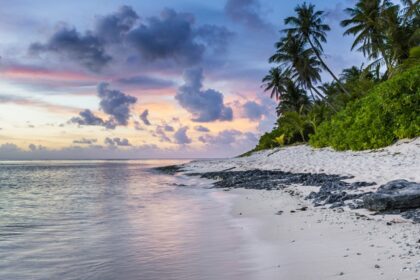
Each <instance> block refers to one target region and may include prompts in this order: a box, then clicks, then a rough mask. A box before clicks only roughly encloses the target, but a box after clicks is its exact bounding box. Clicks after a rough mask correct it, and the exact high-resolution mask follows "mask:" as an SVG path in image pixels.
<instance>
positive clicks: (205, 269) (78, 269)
mask: <svg viewBox="0 0 420 280" xmlns="http://www.w3.org/2000/svg"><path fill="white" fill-rule="evenodd" d="M181 162H182V161H173V160H127V161H124V160H121V161H115V160H112V161H3V162H0V279H5V280H14V279H19V280H20V279H25V280H26V279H31V280H36V279H60V280H61V279H78V280H80V279H98V280H105V279H128V280H131V279H141V280H152V279H153V280H155V279H165V280H167V279H173V280H188V279H200V280H201V279H204V280H205V279H230V280H236V279H241V280H246V279H257V276H256V275H257V272H258V265H257V264H256V262H257V261H256V260H255V255H254V254H253V249H252V246H249V244H250V243H251V242H250V241H249V240H248V239H247V235H246V234H244V230H243V227H242V226H241V224H240V223H239V222H238V221H237V220H235V219H234V218H233V217H232V215H231V213H230V207H229V205H230V203H231V200H232V196H233V195H232V194H228V193H225V192H223V191H220V190H214V189H210V188H209V187H210V183H209V182H208V181H204V180H202V179H198V178H192V177H186V176H170V175H165V174H161V173H158V172H156V171H154V170H153V169H152V167H156V166H164V165H170V164H175V163H181Z"/></svg>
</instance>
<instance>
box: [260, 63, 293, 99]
mask: <svg viewBox="0 0 420 280" xmlns="http://www.w3.org/2000/svg"><path fill="white" fill-rule="evenodd" d="M289 80H290V78H289V72H288V71H287V70H285V71H282V70H281V69H280V68H279V67H273V68H271V69H270V72H269V73H268V74H267V75H266V76H265V77H264V78H263V79H262V82H263V83H264V84H263V85H262V86H263V87H264V91H270V92H271V95H270V98H273V97H275V98H276V100H280V99H281V97H282V96H283V94H285V93H286V92H287V89H286V84H287V82H288V81H289Z"/></svg>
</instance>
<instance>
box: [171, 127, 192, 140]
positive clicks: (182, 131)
mask: <svg viewBox="0 0 420 280" xmlns="http://www.w3.org/2000/svg"><path fill="white" fill-rule="evenodd" d="M187 130H188V126H183V127H181V128H179V129H178V130H177V131H176V132H175V134H174V138H175V142H176V143H177V144H180V145H184V144H190V143H191V142H192V140H191V138H189V137H188V135H187Z"/></svg>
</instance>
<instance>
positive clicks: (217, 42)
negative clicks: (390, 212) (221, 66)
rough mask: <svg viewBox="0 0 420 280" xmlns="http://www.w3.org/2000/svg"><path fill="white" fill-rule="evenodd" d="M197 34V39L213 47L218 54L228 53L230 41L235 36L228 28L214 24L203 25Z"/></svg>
mask: <svg viewBox="0 0 420 280" xmlns="http://www.w3.org/2000/svg"><path fill="white" fill-rule="evenodd" d="M195 32H196V35H197V37H199V38H200V39H201V40H203V42H205V43H206V44H207V45H208V46H209V47H212V48H213V49H214V51H215V52H217V53H220V52H224V51H226V48H227V46H228V44H229V41H230V40H231V39H232V38H233V36H234V33H233V32H231V31H230V30H229V29H227V28H226V27H224V26H223V27H220V26H217V25H213V24H205V25H202V26H200V27H198V28H197V30H196V31H195Z"/></svg>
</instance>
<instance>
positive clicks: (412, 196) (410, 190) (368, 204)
mask: <svg viewBox="0 0 420 280" xmlns="http://www.w3.org/2000/svg"><path fill="white" fill-rule="evenodd" d="M363 205H364V207H365V208H367V209H369V210H373V211H388V210H395V209H415V208H420V184H418V183H415V182H409V181H407V180H394V181H391V182H388V183H386V184H385V185H382V186H380V187H379V188H378V190H377V191H376V192H375V193H372V194H368V195H366V196H364V197H363Z"/></svg>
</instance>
